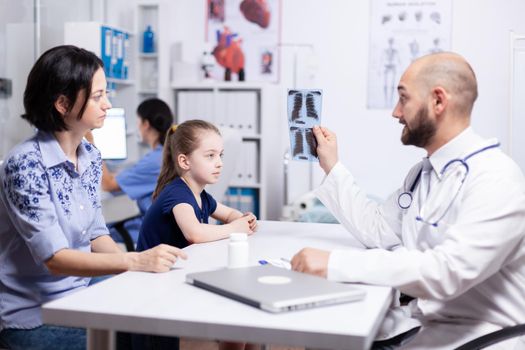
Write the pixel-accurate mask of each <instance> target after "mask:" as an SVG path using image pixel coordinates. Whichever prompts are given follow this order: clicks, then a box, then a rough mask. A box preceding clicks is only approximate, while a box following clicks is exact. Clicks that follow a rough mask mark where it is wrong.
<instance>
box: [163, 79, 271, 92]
mask: <svg viewBox="0 0 525 350" xmlns="http://www.w3.org/2000/svg"><path fill="white" fill-rule="evenodd" d="M269 85H270V84H269V83H256V82H243V81H219V80H211V79H208V80H199V81H195V80H194V81H191V80H190V81H186V80H175V81H172V82H171V88H172V89H174V90H186V89H188V90H196V89H202V90H214V89H217V90H229V89H238V90H256V89H261V88H263V87H265V86H269Z"/></svg>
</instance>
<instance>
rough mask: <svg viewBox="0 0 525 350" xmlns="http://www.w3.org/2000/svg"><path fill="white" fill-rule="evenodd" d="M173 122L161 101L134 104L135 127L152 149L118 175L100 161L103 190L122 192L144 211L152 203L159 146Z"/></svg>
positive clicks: (158, 163) (151, 100)
mask: <svg viewBox="0 0 525 350" xmlns="http://www.w3.org/2000/svg"><path fill="white" fill-rule="evenodd" d="M172 123H173V115H172V114H171V110H170V108H169V106H168V105H167V104H166V103H165V102H164V101H162V100H159V99H158V98H152V99H149V100H146V101H144V102H142V103H141V104H140V105H139V106H138V107H137V128H138V132H139V135H140V138H141V141H142V142H143V143H146V144H147V145H148V146H149V147H150V148H151V151H150V152H148V153H147V154H146V155H145V156H144V157H142V158H141V159H140V160H139V161H138V162H137V163H136V164H135V165H133V166H132V167H130V168H127V169H124V170H123V171H121V172H120V173H118V174H115V173H113V172H111V171H110V170H109V169H108V168H107V166H106V164H105V163H103V165H102V169H103V171H102V189H103V190H104V191H108V192H116V191H123V192H124V193H125V194H127V195H128V196H129V197H130V198H131V199H135V200H136V201H137V204H138V206H139V208H140V211H141V213H142V214H144V213H145V212H146V210H148V208H149V206H150V205H151V195H152V194H153V190H154V189H155V185H156V184H157V178H158V176H159V173H160V166H161V163H162V145H164V139H165V138H166V133H167V132H168V130H169V128H170V127H171V124H172Z"/></svg>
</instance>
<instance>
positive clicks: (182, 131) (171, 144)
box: [153, 119, 221, 199]
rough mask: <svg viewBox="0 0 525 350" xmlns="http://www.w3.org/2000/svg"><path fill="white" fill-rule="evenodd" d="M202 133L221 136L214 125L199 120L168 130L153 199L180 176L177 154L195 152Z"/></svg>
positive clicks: (180, 170) (188, 121)
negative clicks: (207, 132)
mask: <svg viewBox="0 0 525 350" xmlns="http://www.w3.org/2000/svg"><path fill="white" fill-rule="evenodd" d="M203 131H211V132H214V133H216V134H217V135H219V136H220V135H221V133H220V131H219V129H217V127H216V126H215V125H213V124H211V123H208V122H207V121H204V120H199V119H194V120H187V121H185V122H184V123H182V124H179V125H173V126H172V127H171V128H169V129H168V134H167V136H166V142H165V144H164V149H163V151H162V168H161V169H160V174H159V177H158V178H157V186H156V187H155V191H154V192H153V199H155V198H157V196H158V195H159V194H160V192H162V190H163V189H164V187H166V185H167V184H169V183H170V182H171V181H173V180H175V178H177V177H179V176H180V175H181V174H182V169H181V168H180V167H179V164H178V162H177V157H178V156H179V154H185V155H190V154H191V153H192V152H193V151H195V150H196V149H197V148H198V147H199V144H200V142H201V139H200V136H201V133H202V132H203Z"/></svg>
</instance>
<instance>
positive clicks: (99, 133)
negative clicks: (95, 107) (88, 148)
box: [93, 108, 128, 159]
mask: <svg viewBox="0 0 525 350" xmlns="http://www.w3.org/2000/svg"><path fill="white" fill-rule="evenodd" d="M93 138H94V140H95V145H96V146H97V148H98V149H99V150H100V153H101V156H102V159H126V158H127V157H128V147H127V141H126V114H125V112H124V108H111V109H108V110H107V111H106V120H105V121H104V126H103V127H101V128H99V129H93Z"/></svg>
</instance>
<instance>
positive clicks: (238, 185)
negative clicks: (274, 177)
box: [228, 181, 261, 189]
mask: <svg viewBox="0 0 525 350" xmlns="http://www.w3.org/2000/svg"><path fill="white" fill-rule="evenodd" d="M228 187H236V188H257V189H259V188H261V185H260V184H258V183H255V184H249V183H246V182H235V181H232V182H231V183H230V184H228Z"/></svg>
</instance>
